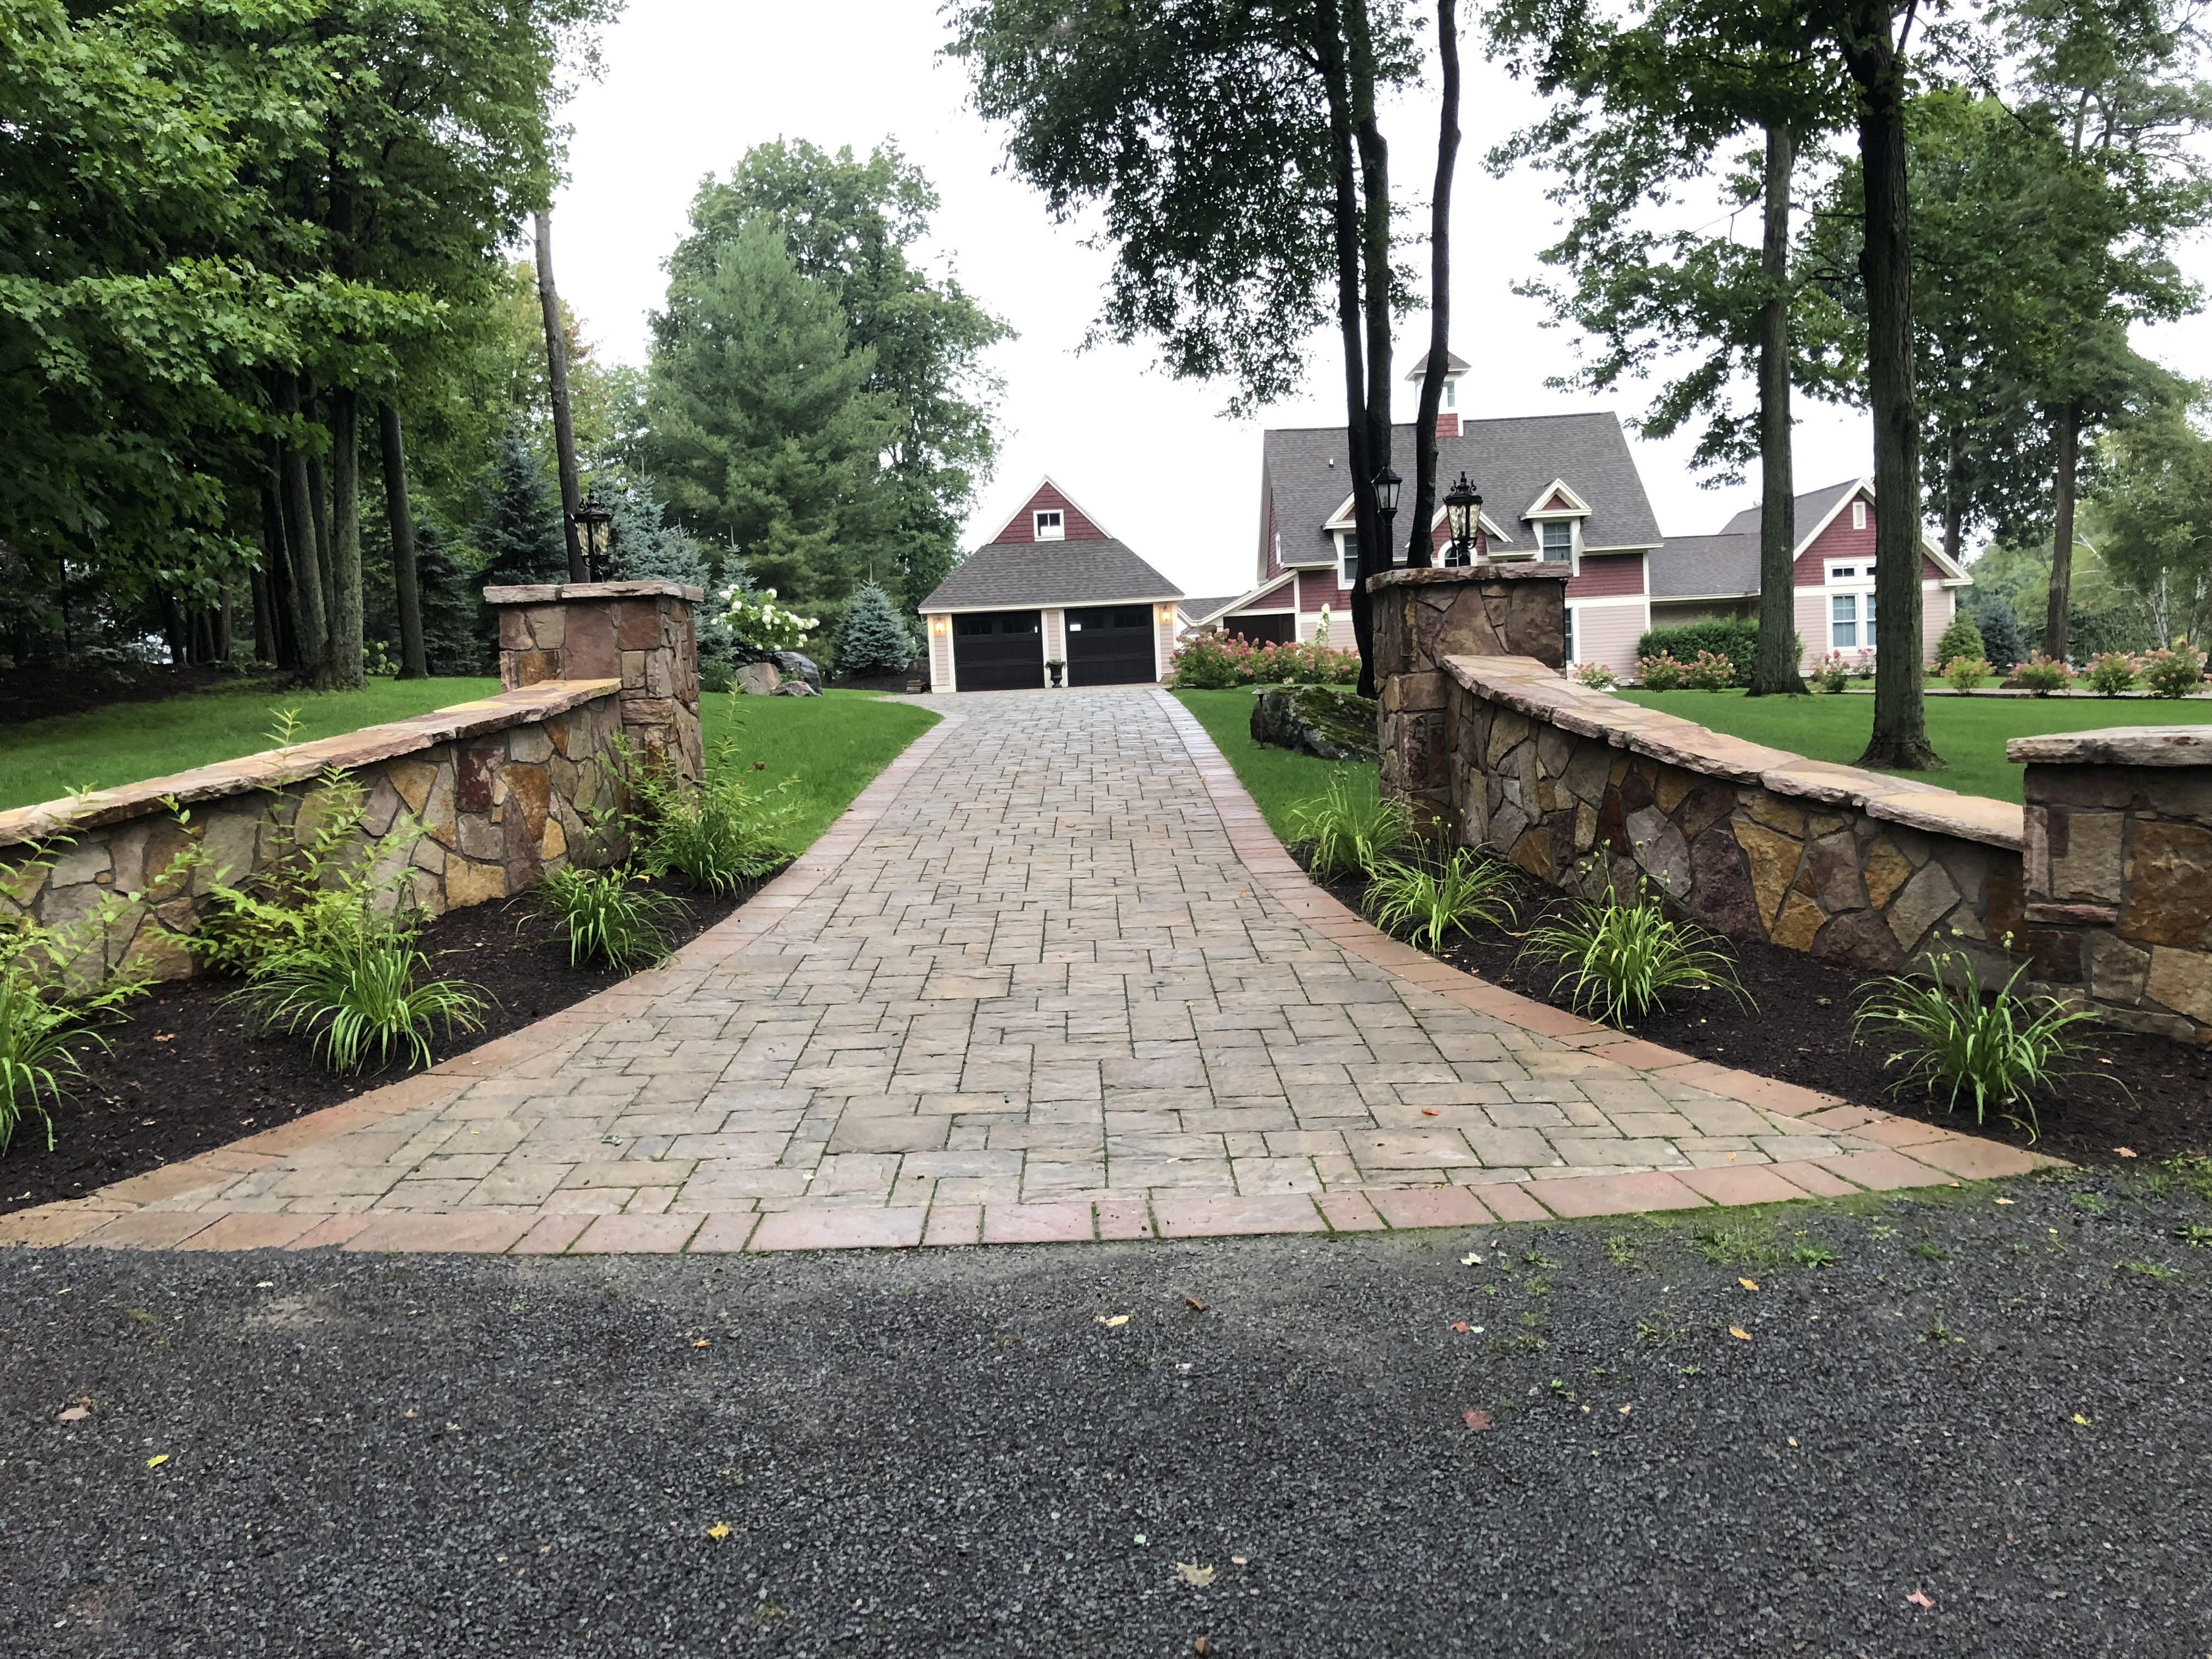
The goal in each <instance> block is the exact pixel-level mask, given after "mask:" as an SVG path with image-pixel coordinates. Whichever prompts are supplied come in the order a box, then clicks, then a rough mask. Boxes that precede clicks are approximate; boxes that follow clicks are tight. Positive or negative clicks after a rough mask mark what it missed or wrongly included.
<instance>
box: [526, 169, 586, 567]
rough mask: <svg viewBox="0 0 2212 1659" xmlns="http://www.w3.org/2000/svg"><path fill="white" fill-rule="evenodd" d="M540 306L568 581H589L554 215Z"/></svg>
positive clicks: (541, 241)
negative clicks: (579, 524) (579, 521)
mask: <svg viewBox="0 0 2212 1659" xmlns="http://www.w3.org/2000/svg"><path fill="white" fill-rule="evenodd" d="M538 307H539V308H540V309H541V310H543V311H544V313H545V386H546V390H547V392H548V393H549V394H550V397H551V399H552V403H553V453H554V456H555V459H556V461H557V462H558V464H559V466H560V472H561V528H562V535H563V536H564V538H566V540H567V542H568V580H570V581H572V582H580V581H588V580H591V572H590V571H589V570H588V569H587V568H586V567H585V564H584V544H583V538H581V537H580V535H579V534H578V533H577V528H576V509H577V508H578V507H581V506H582V505H583V504H584V497H583V494H582V491H581V490H580V488H579V487H578V485H577V482H576V428H575V427H574V424H573V422H571V421H570V420H569V417H568V343H567V342H566V341H564V340H563V339H562V337H561V296H560V295H559V294H558V293H557V292H556V290H555V289H554V287H553V216H552V215H551V214H550V213H548V212H546V211H545V210H543V209H540V210H538Z"/></svg>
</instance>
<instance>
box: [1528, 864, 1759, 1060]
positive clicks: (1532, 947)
mask: <svg viewBox="0 0 2212 1659" xmlns="http://www.w3.org/2000/svg"><path fill="white" fill-rule="evenodd" d="M1531 958H1533V959H1534V961H1536V962H1538V963H1543V964H1546V965H1548V966H1551V967H1553V968H1556V969H1558V970H1559V972H1558V973H1557V975H1555V976H1554V977H1553V981H1552V987H1551V988H1552V989H1553V991H1554V992H1556V991H1558V990H1559V987H1561V986H1563V985H1564V986H1566V987H1569V998H1570V1000H1571V1001H1572V1003H1573V1004H1574V1006H1575V1007H1576V1008H1577V1010H1579V1011H1580V1012H1583V1013H1585V1014H1589V1015H1590V1016H1592V1017H1593V1018H1597V1019H1601V1020H1603V1021H1605V1022H1606V1023H1607V1024H1611V1025H1622V1024H1627V1023H1628V1022H1629V1021H1631V1020H1634V1019H1638V1018H1642V1017H1643V1016H1644V1014H1645V1013H1647V1012H1650V1010H1651V1009H1653V1008H1655V1007H1658V1006H1662V1003H1663V1000H1664V999H1665V997H1666V994H1667V993H1668V992H1669V991H1680V990H1698V991H1720V992H1723V993H1725V994H1727V995H1729V996H1730V997H1732V998H1734V999H1735V1000H1736V1002H1738V1003H1739V1004H1740V1005H1741V1006H1744V1007H1747V1008H1755V1007H1757V1006H1758V1004H1757V1003H1756V1002H1754V1001H1753V999H1752V996H1751V994H1750V993H1749V992H1747V991H1746V990H1745V989H1744V988H1743V982H1742V981H1741V980H1740V979H1738V978H1737V977H1736V971H1735V961H1734V959H1733V958H1732V957H1729V953H1728V951H1727V950H1726V948H1725V947H1724V946H1723V943H1722V941H1721V939H1719V937H1718V936H1717V935H1716V934H1713V933H1707V932H1706V931H1705V929H1704V928H1702V927H1699V926H1698V925H1697V924H1696V923H1694V922H1688V921H1673V920H1671V919H1670V918H1669V917H1668V915H1666V913H1665V912H1664V911H1663V910H1662V908H1661V907H1660V904H1659V901H1658V900H1657V899H1656V897H1654V896H1652V895H1651V894H1650V891H1649V890H1648V889H1647V888H1646V887H1645V886H1644V884H1642V883H1640V882H1639V883H1638V887H1637V892H1636V897H1635V898H1634V899H1633V900H1632V901H1631V900H1625V899H1623V898H1622V897H1621V896H1620V894H1619V893H1618V892H1616V891H1614V890H1613V888H1612V887H1611V886H1609V885H1608V886H1607V887H1606V888H1605V890H1603V891H1602V892H1601V894H1600V895H1599V896H1597V897H1595V898H1582V899H1577V900H1575V901H1574V902H1572V903H1571V905H1570V906H1569V907H1568V908H1567V911H1566V913H1565V916H1564V918H1563V919H1561V920H1559V921H1547V922H1545V923H1543V924H1542V925H1541V926H1539V927H1535V928H1533V929H1531V930H1530V932H1529V934H1528V943H1527V944H1525V945H1522V948H1521V952H1520V959H1521V960H1524V961H1525V960H1528V959H1531Z"/></svg>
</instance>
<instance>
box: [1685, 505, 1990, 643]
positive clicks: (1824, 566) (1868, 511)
mask: <svg viewBox="0 0 2212 1659" xmlns="http://www.w3.org/2000/svg"><path fill="white" fill-rule="evenodd" d="M1796 508H1797V549H1796V610H1797V637H1798V640H1799V641H1800V643H1801V644H1802V646H1803V648H1804V662H1805V665H1806V666H1808V667H1810V666H1811V665H1813V664H1814V663H1816V662H1818V661H1820V659H1821V658H1823V657H1825V656H1826V655H1827V654H1828V653H1830V652H1832V651H1840V652H1842V653H1844V655H1845V656H1847V657H1850V656H1856V655H1857V653H1859V652H1861V651H1865V650H1870V649H1872V648H1873V646H1874V481H1873V480H1872V479H1870V478H1848V479H1846V480H1844V482H1843V483H1836V484H1830V485H1829V486H1828V487H1827V488H1826V489H1816V490H1814V491H1813V492H1812V493H1811V494H1809V495H1800V496H1798V497H1797V501H1796ZM1972 580H1973V578H1972V577H1971V576H1969V575H1968V574H1966V572H1965V571H1964V570H1962V569H1960V568H1959V566H1957V565H1956V564H1954V563H1953V562H1951V561H1950V560H1949V559H1948V558H1946V557H1944V556H1943V554H1942V551H1941V550H1938V549H1937V548H1936V546H1935V545H1934V544H1932V543H1930V542H1929V540H1928V539H1927V538H1925V537H1923V538H1921V542H1920V591H1921V594H1922V600H1921V611H1920V635H1921V648H1922V653H1923V655H1924V656H1927V657H1929V658H1933V657H1934V656H1935V654H1936V641H1938V640H1939V639H1941V638H1942V635H1943V630H1944V629H1946V628H1948V627H1949V626H1950V623H1951V618H1952V617H1953V615H1954V613H1955V612H1956V611H1957V609H1958V590H1959V589H1960V588H1962V587H1966V586H1970V585H1971V584H1972ZM1758 613H1759V508H1758V507H1747V508H1745V509H1744V510H1743V511H1742V512H1741V513H1737V514H1736V515H1735V517H1734V518H1733V519H1730V520H1729V521H1728V523H1727V524H1726V525H1725V526H1723V527H1722V529H1721V532H1720V533H1719V534H1718V535H1717V536H1670V537H1668V538H1667V543H1666V545H1665V546H1664V547H1663V548H1662V550H1660V551H1659V552H1658V553H1657V554H1656V556H1654V557H1653V558H1652V560H1651V624H1652V626H1653V627H1655V628H1665V627H1668V626H1671V625H1673V624H1675V623H1686V622H1695V621H1697V620H1699V618H1701V617H1752V616H1756V615H1758Z"/></svg>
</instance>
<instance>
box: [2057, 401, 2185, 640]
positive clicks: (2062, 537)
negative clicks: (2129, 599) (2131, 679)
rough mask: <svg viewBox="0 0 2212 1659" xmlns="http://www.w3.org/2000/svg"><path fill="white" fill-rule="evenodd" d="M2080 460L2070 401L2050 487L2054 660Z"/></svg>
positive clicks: (2065, 605)
mask: <svg viewBox="0 0 2212 1659" xmlns="http://www.w3.org/2000/svg"><path fill="white" fill-rule="evenodd" d="M2080 469H2081V404H2078V403H2070V404H2065V405H2064V406H2063V407H2062V408H2061V409H2060V410H2059V411H2058V471H2057V477H2055V478H2053V480H2052V485H2053V488H2052V489H2051V505H2052V509H2053V510H2052V513H2051V602H2050V604H2049V605H2048V606H2047V607H2046V608H2045V611H2044V613H2043V654H2044V655H2045V656H2046V657H2048V658H2050V659H2051V661H2053V662H2064V661H2065V660H2066V652H2067V647H2068V641H2067V637H2066V633H2067V623H2068V620H2069V613H2070V611H2071V610H2072V606H2073V599H2074V484H2075V474H2076V473H2077V472H2078V471H2080ZM2159 643H2160V645H2166V644H2170V643H2172V641H2167V640H2160V641H2159Z"/></svg>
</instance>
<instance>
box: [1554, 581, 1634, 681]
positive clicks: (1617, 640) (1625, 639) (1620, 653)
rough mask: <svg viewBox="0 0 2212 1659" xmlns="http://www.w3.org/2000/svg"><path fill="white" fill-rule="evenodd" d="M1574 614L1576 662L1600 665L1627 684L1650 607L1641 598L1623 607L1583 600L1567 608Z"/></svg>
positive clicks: (1631, 674)
mask: <svg viewBox="0 0 2212 1659" xmlns="http://www.w3.org/2000/svg"><path fill="white" fill-rule="evenodd" d="M1570 608H1571V610H1572V611H1574V613H1575V661H1576V663H1577V665H1579V664H1582V663H1589V662H1601V663H1603V664H1604V665H1606V666H1607V668H1610V669H1611V670H1613V678H1615V679H1618V680H1620V681H1623V682H1626V681H1628V680H1630V679H1632V678H1635V674H1636V641H1638V639H1640V638H1641V637H1642V636H1643V634H1644V629H1645V628H1646V627H1648V626H1649V625H1650V623H1649V618H1650V607H1649V606H1648V605H1646V604H1645V603H1644V601H1643V600H1642V599H1634V600H1631V601H1629V602H1627V603H1626V604H1612V605H1607V604H1599V603H1595V602H1592V601H1589V600H1585V601H1583V603H1581V604H1578V605H1572V606H1571V607H1570Z"/></svg>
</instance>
